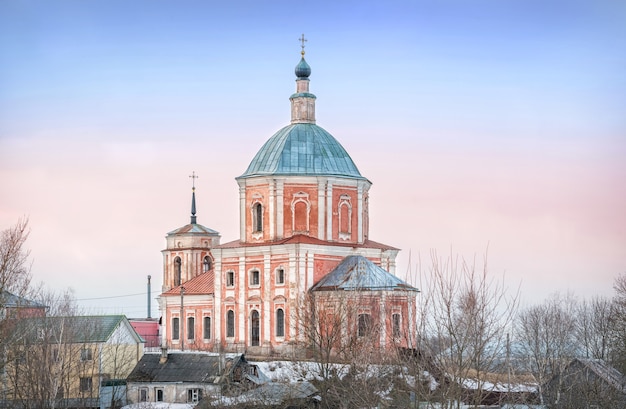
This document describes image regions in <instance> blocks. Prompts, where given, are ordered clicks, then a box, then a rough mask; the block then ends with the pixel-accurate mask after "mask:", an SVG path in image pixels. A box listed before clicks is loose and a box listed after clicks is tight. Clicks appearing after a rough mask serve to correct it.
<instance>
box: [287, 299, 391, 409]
mask: <svg viewBox="0 0 626 409" xmlns="http://www.w3.org/2000/svg"><path fill="white" fill-rule="evenodd" d="M381 308H384V306H381V304H380V302H379V298H377V296H375V295H372V294H370V292H368V291H341V290H339V291H328V292H321V293H315V292H309V293H306V294H304V295H303V296H302V297H301V299H300V300H299V306H298V308H297V309H296V312H295V313H294V314H295V316H294V319H295V320H296V321H295V322H297V323H298V328H299V330H300V331H301V336H300V337H299V342H298V345H297V347H298V348H299V349H305V350H306V353H307V358H309V359H310V361H304V362H302V361H298V359H299V358H301V357H297V358H296V365H295V366H296V368H297V372H298V376H300V377H302V378H306V379H310V380H312V381H313V382H314V384H315V385H316V387H317V389H318V390H319V392H320V396H321V397H322V400H321V403H320V405H321V407H323V408H357V407H376V406H378V405H379V404H380V401H381V395H380V393H379V392H380V391H384V390H386V389H388V388H389V386H390V384H391V383H390V382H391V381H390V379H391V377H390V375H391V372H393V370H394V368H393V367H391V366H389V365H386V364H387V363H389V360H388V358H389V355H388V354H387V352H388V350H387V349H385V348H384V347H383V346H382V345H381V341H380V340H381V331H383V330H382V326H383V325H385V323H380V322H377V321H376V317H379V316H380V309H381ZM364 310H365V311H368V312H369V313H368V314H364V313H363V311H364ZM389 316H391V314H389Z"/></svg>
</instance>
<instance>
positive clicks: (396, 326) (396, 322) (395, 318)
mask: <svg viewBox="0 0 626 409" xmlns="http://www.w3.org/2000/svg"><path fill="white" fill-rule="evenodd" d="M391 318H392V325H393V328H392V332H393V336H394V337H395V338H398V337H400V335H402V331H401V329H400V314H393V315H392V316H391Z"/></svg>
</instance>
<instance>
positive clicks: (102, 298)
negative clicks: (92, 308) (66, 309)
mask: <svg viewBox="0 0 626 409" xmlns="http://www.w3.org/2000/svg"><path fill="white" fill-rule="evenodd" d="M138 295H148V293H137V294H126V295H113V296H111V297H96V298H77V299H76V301H90V300H108V299H111V298H124V297H136V296H138Z"/></svg>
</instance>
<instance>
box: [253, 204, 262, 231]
mask: <svg viewBox="0 0 626 409" xmlns="http://www.w3.org/2000/svg"><path fill="white" fill-rule="evenodd" d="M262 231H263V205H261V203H258V202H257V203H255V204H254V205H253V206H252V232H253V233H257V232H262Z"/></svg>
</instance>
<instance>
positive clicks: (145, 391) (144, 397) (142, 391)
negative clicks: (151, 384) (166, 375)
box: [139, 388, 148, 402]
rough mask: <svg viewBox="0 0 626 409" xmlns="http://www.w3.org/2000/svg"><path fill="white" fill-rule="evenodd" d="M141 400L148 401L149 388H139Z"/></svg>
mask: <svg viewBox="0 0 626 409" xmlns="http://www.w3.org/2000/svg"><path fill="white" fill-rule="evenodd" d="M139 402H148V388H139Z"/></svg>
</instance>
